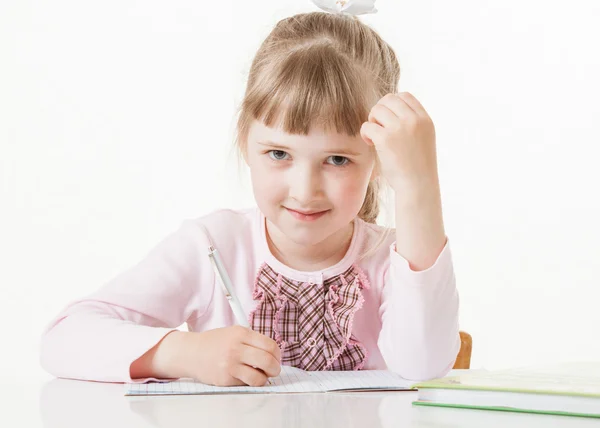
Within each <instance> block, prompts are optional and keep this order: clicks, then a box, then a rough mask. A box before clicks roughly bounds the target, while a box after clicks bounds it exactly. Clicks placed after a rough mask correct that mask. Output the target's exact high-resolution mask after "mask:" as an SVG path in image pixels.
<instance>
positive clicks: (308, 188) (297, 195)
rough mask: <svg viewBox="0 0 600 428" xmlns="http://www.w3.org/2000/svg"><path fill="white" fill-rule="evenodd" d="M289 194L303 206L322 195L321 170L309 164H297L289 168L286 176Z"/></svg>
mask: <svg viewBox="0 0 600 428" xmlns="http://www.w3.org/2000/svg"><path fill="white" fill-rule="evenodd" d="M288 186H289V196H290V198H292V199H295V200H296V201H298V203H299V204H300V205H301V206H303V207H308V206H309V205H310V204H311V203H312V202H314V201H315V200H317V199H319V198H320V197H321V196H322V195H323V180H322V177H321V171H319V169H317V168H314V167H312V166H311V165H297V166H294V168H292V169H291V170H290V175H289V177H288Z"/></svg>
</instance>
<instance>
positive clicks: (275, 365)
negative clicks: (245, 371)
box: [240, 345, 281, 377]
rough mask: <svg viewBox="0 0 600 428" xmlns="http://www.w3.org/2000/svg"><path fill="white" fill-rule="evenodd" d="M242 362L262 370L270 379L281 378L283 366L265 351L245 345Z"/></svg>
mask: <svg viewBox="0 0 600 428" xmlns="http://www.w3.org/2000/svg"><path fill="white" fill-rule="evenodd" d="M240 362H242V363H244V364H246V365H248V366H250V367H254V368H256V369H260V370H262V371H263V372H264V373H265V374H266V375H267V376H269V377H275V376H279V373H280V372H281V365H280V364H279V361H278V360H276V359H275V357H273V355H271V354H270V353H268V352H266V351H264V350H263V349H259V348H254V347H252V346H248V345H244V346H243V348H242V352H241V356H240Z"/></svg>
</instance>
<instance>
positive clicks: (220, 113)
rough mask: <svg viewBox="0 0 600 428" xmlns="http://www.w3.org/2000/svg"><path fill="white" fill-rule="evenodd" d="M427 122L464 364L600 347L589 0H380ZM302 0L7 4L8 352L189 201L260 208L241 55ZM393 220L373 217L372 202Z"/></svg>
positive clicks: (599, 56) (21, 346) (3, 110)
mask: <svg viewBox="0 0 600 428" xmlns="http://www.w3.org/2000/svg"><path fill="white" fill-rule="evenodd" d="M377 7H378V9H379V13H377V14H375V15H367V16H364V17H363V18H362V19H363V21H364V22H366V23H368V24H371V25H372V26H373V27H374V28H375V29H376V30H377V31H378V32H379V33H380V34H381V35H382V36H383V37H384V38H385V39H386V40H387V41H388V42H389V43H390V44H391V45H392V46H393V47H394V48H395V50H396V53H397V55H398V57H399V60H400V63H401V68H402V77H401V80H400V90H401V91H409V92H412V93H413V94H414V95H415V96H416V97H417V98H418V99H419V100H420V101H421V102H422V103H423V105H424V106H425V108H426V109H427V110H428V112H429V113H430V115H431V116H432V118H433V120H434V122H435V124H436V132H437V141H438V152H439V155H438V156H439V168H440V177H441V185H442V192H443V203H444V216H445V224H446V229H447V233H448V235H449V237H450V240H451V245H452V251H453V254H454V261H455V268H456V276H457V281H458V287H459V291H460V295H461V315H460V319H461V328H462V329H463V330H466V331H468V332H470V333H471V334H472V335H473V339H474V350H473V360H472V367H474V368H480V367H485V368H490V369H494V368H503V367H510V366H514V365H527V364H535V363H542V362H543V363H552V362H559V361H569V360H582V359H583V360H590V359H596V360H598V359H600V341H599V340H598V339H599V337H600V311H599V310H598V307H599V303H598V301H599V300H600V292H599V291H598V287H599V286H600V280H599V278H600V276H599V274H598V266H599V263H598V257H599V255H600V250H599V249H598V245H599V242H600V231H599V226H598V219H599V218H600V208H599V204H598V199H599V197H598V189H597V184H598V183H600V172H599V168H598V167H597V163H598V155H599V154H600V150H599V149H598V144H599V141H600V131H598V127H597V125H596V124H597V118H598V116H599V115H600V106H599V105H598V98H599V97H600V83H599V79H598V76H599V75H600V53H599V48H598V43H597V40H598V39H600V27H598V25H597V23H598V22H600V3H598V2H597V1H595V0H589V1H583V0H574V1H572V2H569V3H566V2H556V1H552V2H542V1H541V0H540V1H533V0H502V1H491V0H476V1H475V0H469V1H453V2H448V1H445V0H444V1H442V0H419V1H416V0H413V1H408V0H406V1H405V0H403V1H396V0H394V1H392V0H379V1H378V2H377ZM313 10H318V9H317V8H316V6H314V5H313V4H312V3H311V2H310V1H309V0H277V1H275V0H254V1H252V2H248V1H241V0H238V1H230V0H219V1H218V2H213V3H210V2H206V1H201V0H195V1H189V0H186V1H172V2H166V1H157V0H144V1H134V0H118V1H117V0H104V1H102V2H90V1H87V2H85V1H84V2H82V1H74V0H54V1H52V2H44V1H28V0H19V1H12V2H11V1H5V0H2V2H1V3H0V61H1V63H0V204H1V209H0V287H1V288H0V304H1V306H0V329H1V330H0V332H1V335H0V348H1V349H0V362H1V367H2V370H4V371H8V372H9V373H14V374H18V375H27V376H41V375H43V372H42V369H41V368H40V367H39V364H38V346H39V338H40V334H41V332H42V329H43V328H44V327H45V325H46V323H47V322H49V321H50V320H51V318H52V317H53V316H55V315H56V314H57V313H58V311H60V310H61V309H62V308H63V307H64V306H65V305H66V304H67V303H68V302H69V301H70V300H73V299H75V298H78V297H81V296H83V295H86V294H88V293H90V292H92V291H93V290H95V289H97V288H98V287H100V286H101V285H102V284H103V283H104V282H106V281H108V280H109V279H111V278H112V277H113V276H114V275H116V274H117V273H119V272H120V271H122V270H124V269H126V268H127V267H129V266H130V265H132V264H133V263H136V262H137V261H138V260H140V259H141V258H142V257H143V256H144V255H145V254H146V252H147V251H148V250H149V249H150V248H152V247H153V246H154V245H155V244H156V243H158V241H159V240H160V239H161V238H162V237H164V236H165V235H166V234H168V233H170V232H172V231H173V230H174V229H176V228H177V227H178V226H179V224H180V223H181V221H182V220H184V219H185V218H190V217H197V216H200V215H203V214H206V213H208V212H210V211H211V210H214V209H217V208H224V207H232V208H241V207H247V206H251V205H252V204H253V198H252V194H251V191H250V186H249V183H248V181H247V180H248V178H247V175H246V174H245V172H244V169H243V167H238V164H237V161H236V156H235V153H234V152H233V151H232V141H233V135H234V133H233V132H234V123H235V122H234V115H235V112H236V108H237V106H238V104H239V102H240V101H241V97H242V95H243V91H244V87H245V78H246V73H247V71H248V68H249V66H250V61H251V59H252V55H253V54H254V52H255V51H256V49H257V48H258V45H259V44H260V42H261V41H262V40H263V38H264V37H265V36H266V35H267V34H268V32H269V31H270V30H271V28H272V27H273V25H274V24H275V23H276V22H277V20H278V19H281V18H284V17H286V16H289V15H291V14H293V13H296V12H306V11H313ZM383 220H384V221H385V219H383Z"/></svg>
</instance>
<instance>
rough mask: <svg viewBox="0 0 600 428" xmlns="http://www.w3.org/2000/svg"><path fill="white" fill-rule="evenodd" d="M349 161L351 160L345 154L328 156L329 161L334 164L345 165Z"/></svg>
mask: <svg viewBox="0 0 600 428" xmlns="http://www.w3.org/2000/svg"><path fill="white" fill-rule="evenodd" d="M348 162H350V160H349V159H348V158H346V157H344V156H329V157H328V158H327V163H328V164H330V165H334V166H344V165H346V164H347V163H348Z"/></svg>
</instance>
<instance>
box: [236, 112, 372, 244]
mask: <svg viewBox="0 0 600 428" xmlns="http://www.w3.org/2000/svg"><path fill="white" fill-rule="evenodd" d="M375 156H376V155H375V153H374V152H373V151H372V150H371V147H370V146H368V145H367V144H366V143H365V142H364V141H363V139H362V137H361V136H360V134H359V135H357V136H356V137H348V136H345V135H342V134H326V133H324V132H323V131H322V130H320V129H313V130H311V132H310V134H309V135H307V136H303V135H290V134H286V133H285V132H283V131H281V130H280V129H278V128H270V127H267V126H265V125H264V124H263V123H262V122H260V121H256V120H255V121H254V122H253V124H252V125H251V127H250V131H249V134H248V142H247V148H246V153H245V159H246V162H247V163H248V166H249V167H250V173H251V177H252V188H253V190H254V197H255V199H256V202H257V204H258V207H259V208H260V210H261V211H262V212H263V214H264V215H265V217H266V218H267V220H268V221H269V222H270V223H272V224H273V225H274V226H275V227H277V229H279V230H280V231H281V232H282V233H283V234H284V235H285V236H286V237H287V238H289V239H290V240H292V241H293V242H295V243H297V244H300V245H308V246H312V245H316V244H319V243H320V242H322V241H324V240H326V239H327V238H328V237H329V236H331V235H333V234H334V233H336V232H338V231H340V230H341V229H342V228H344V227H346V226H348V224H349V223H350V222H351V221H352V220H353V219H354V218H355V217H356V215H357V214H358V212H359V211H360V208H361V207H362V204H363V200H364V198H365V194H366V191H367V186H368V184H369V181H370V180H371V179H372V178H374V174H373V170H374V165H375Z"/></svg>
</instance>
